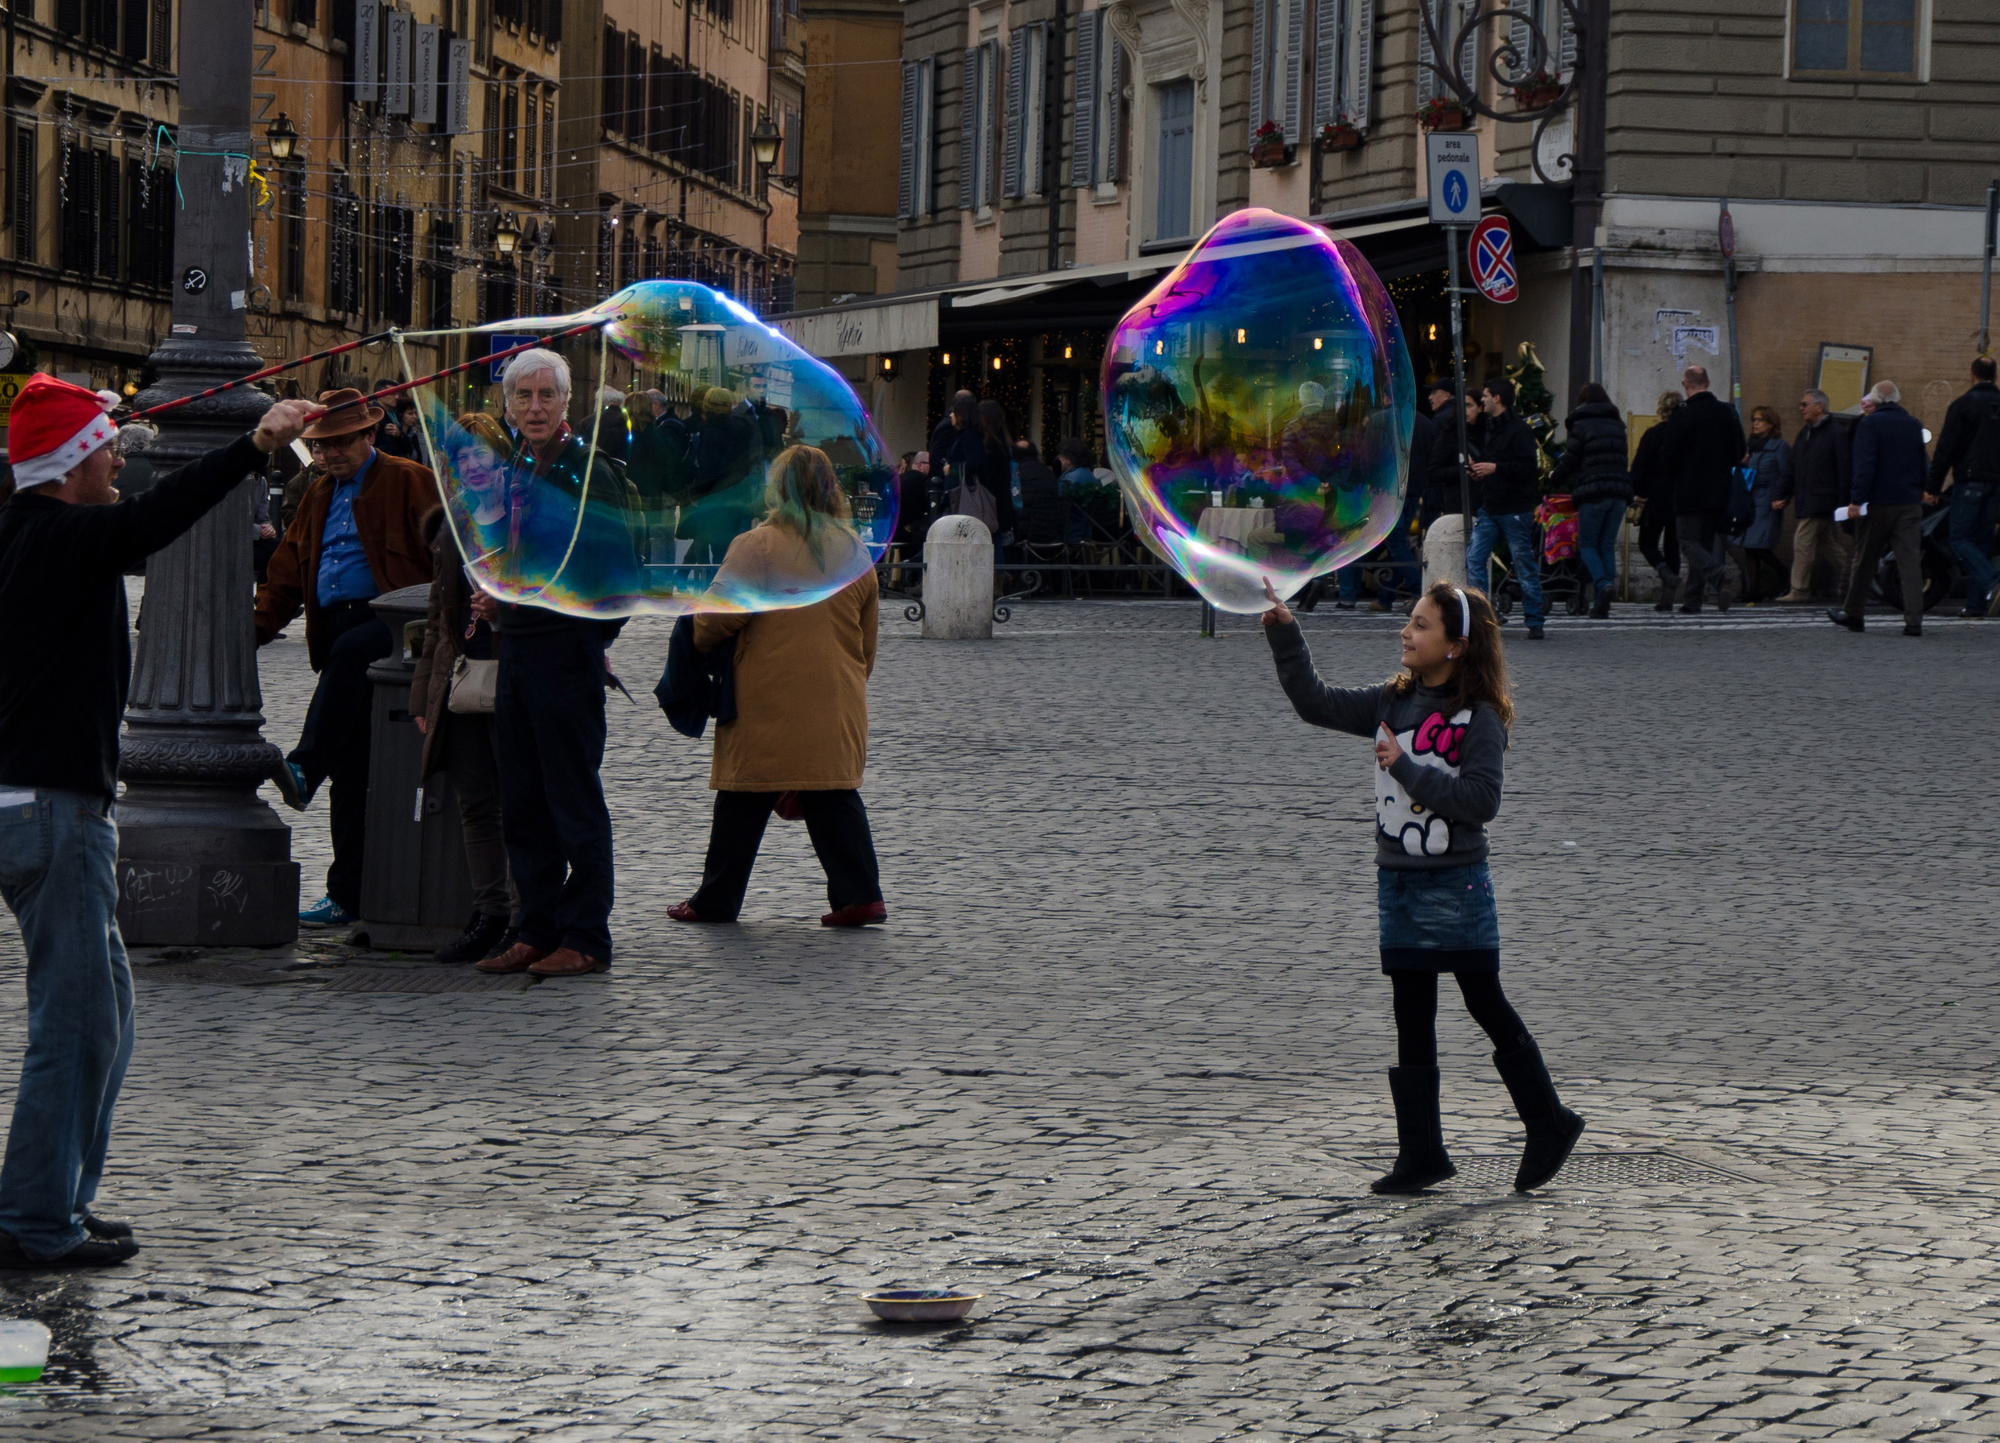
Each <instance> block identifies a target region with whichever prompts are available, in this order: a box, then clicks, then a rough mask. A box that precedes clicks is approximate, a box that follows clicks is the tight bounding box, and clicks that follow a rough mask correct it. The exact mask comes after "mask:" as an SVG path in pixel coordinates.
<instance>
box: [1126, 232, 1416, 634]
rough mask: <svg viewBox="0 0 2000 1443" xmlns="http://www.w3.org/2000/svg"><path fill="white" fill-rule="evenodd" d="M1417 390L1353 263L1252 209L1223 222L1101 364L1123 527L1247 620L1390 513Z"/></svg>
mask: <svg viewBox="0 0 2000 1443" xmlns="http://www.w3.org/2000/svg"><path fill="white" fill-rule="evenodd" d="M1416 399H1417V398H1416V383H1415V380H1414V378H1413V376H1412V374H1411V370H1410V358H1409V353H1408V351H1406V350H1405V349H1404V346H1403V334H1402V327H1401V325H1400V324H1399V323H1398V322H1397V319H1396V312H1395V307H1394V306H1393V305H1392V304H1391V303H1390V300H1389V295H1388V292H1387V291H1386V290H1385V289H1384V288H1383V286H1382V283H1381V281H1380V280H1379V279H1378V278H1377V277H1376V275H1375V272H1374V271H1373V270H1372V269H1371V268H1370V267H1369V265H1368V263H1367V261H1365V260H1363V259H1362V257H1361V254H1360V252H1359V251H1357V250H1355V248H1354V247H1353V246H1352V245H1351V244H1349V243H1348V242H1346V241H1344V240H1336V239H1334V238H1332V237H1330V236H1329V235H1328V234H1327V233H1326V232H1325V231H1323V230H1321V229H1319V228H1318V227H1317V226H1312V225H1308V224H1306V223H1305V222H1303V221H1298V220H1293V219H1291V218H1290V217H1287V216H1281V215H1278V214H1276V213H1275V212H1272V211H1268V210H1243V211H1238V212H1236V213H1235V214H1233V215H1231V216H1229V217H1227V218H1226V219H1224V220H1223V221H1221V222H1220V223H1219V224H1217V225H1216V227H1215V228H1214V229H1213V230H1211V231H1210V232H1209V233H1208V234H1207V235H1206V236H1204V237H1203V238H1202V239H1201V242H1200V243H1199V244H1198V245H1197V246H1196V247H1195V248H1194V250H1193V251H1192V252H1190V253H1189V255H1188V257H1187V259H1186V260H1184V261H1182V262H1181V264H1180V265H1179V266H1178V267H1176V268H1175V269H1174V270H1173V271H1172V272H1171V273H1169V274H1168V275H1167V277H1166V278H1165V279H1164V280H1162V281H1161V282H1160V284H1159V285H1158V286H1156V287H1154V289H1153V292H1152V294H1150V295H1149V296H1147V297H1146V299H1145V300H1143V301H1141V302H1140V303H1139V304H1138V305H1136V306H1134V307H1133V308H1132V309H1131V311H1129V312H1128V313H1127V314H1126V316H1125V318H1124V319H1123V320H1122V321H1120V322H1119V323H1118V326H1117V329H1116V330H1114V331H1113V332H1112V336H1111V343H1110V345H1109V346H1108V347H1107V348H1106V350H1105V358H1104V421H1105V436H1106V439H1107V441H1108V443H1109V450H1110V453H1111V464H1112V467H1113V469H1114V470H1115V471H1116V472H1117V474H1118V481H1119V485H1120V486H1121V487H1122V488H1123V489H1124V492H1125V495H1126V499H1127V501H1128V502H1129V504H1130V505H1131V507H1132V511H1133V515H1134V518H1135V522H1136V525H1135V529H1136V530H1137V531H1138V533H1139V535H1140V536H1141V537H1142V538H1144V539H1145V540H1146V542H1147V544H1148V545H1150V546H1152V547H1153V548H1154V550H1156V551H1157V552H1159V553H1160V554H1161V555H1162V556H1164V557H1165V558H1166V559H1167V560H1168V561H1169V562H1170V563H1171V564H1172V565H1173V567H1174V569H1175V570H1176V571H1178V572H1179V573H1180V574H1181V575H1182V576H1183V577H1185V578H1186V579H1187V581H1188V582H1189V584H1190V585H1192V586H1193V587H1194V588H1195V589H1196V590H1197V591H1199V592H1200V593H1201V595H1202V596H1203V597H1204V598H1206V599H1207V600H1208V601H1209V602H1211V603H1212V604H1214V605H1215V606H1217V607H1219V608H1220V609H1222V610H1224V611H1236V612H1253V611H1260V610H1262V609H1263V608H1264V607H1265V606H1266V605H1267V603H1266V602H1265V600H1264V597H1263V582H1264V579H1265V578H1266V577H1268V578H1269V579H1270V581H1271V583H1272V585H1273V586H1274V587H1275V588H1276V589H1277V591H1278V594H1279V595H1281V596H1289V595H1291V594H1293V593H1294V592H1296V591H1297V590H1298V589H1299V588H1300V587H1301V586H1303V585H1304V584H1305V583H1306V582H1307V581H1310V580H1311V579H1312V578H1313V577H1315V576H1321V575H1324V574H1326V573H1327V572H1330V571H1332V570H1334V569H1335V568H1337V567H1340V566H1344V565H1346V564H1347V563H1348V562H1350V561H1353V560H1356V559H1358V558H1359V557H1361V556H1363V555H1365V554H1366V553H1367V552H1368V551H1370V550H1371V549H1373V548H1374V546H1375V545H1376V544H1377V543H1378V542H1380V541H1381V540H1382V538H1383V537H1384V536H1386V535H1388V533H1389V530H1390V528H1391V527H1392V526H1394V525H1395V523H1396V519H1397V517H1398V516H1399V515H1400V514H1401V511H1402V505H1403V490H1404V472H1405V470H1406V468H1407V465H1408V460H1409V445H1410V428H1411V426H1412V425H1413V424H1414V421H1415V416H1416Z"/></svg>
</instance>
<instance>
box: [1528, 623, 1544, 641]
mask: <svg viewBox="0 0 2000 1443" xmlns="http://www.w3.org/2000/svg"><path fill="white" fill-rule="evenodd" d="M1541 639H1542V629H1541V628H1540V627H1539V626H1531V627H1529V628H1528V640H1530V641H1540V640H1541Z"/></svg>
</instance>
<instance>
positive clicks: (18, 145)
mask: <svg viewBox="0 0 2000 1443" xmlns="http://www.w3.org/2000/svg"><path fill="white" fill-rule="evenodd" d="M35 148H36V147H35V126H34V123H33V122H32V121H30V122H27V123H25V124H24V123H22V122H21V121H15V122H14V144H13V147H12V151H11V154H12V156H13V161H14V174H13V177H12V181H13V183H12V184H11V185H10V186H9V187H8V189H7V199H8V206H9V209H10V211H11V217H10V218H11V219H12V220H13V222H14V259H15V260H17V261H33V260H35V259H36V258H37V257H36V247H35V227H36V224H37V222H38V220H39V216H38V214H37V211H38V210H39V207H37V206H36V204H35V194H36V190H37V187H38V185H39V183H40V180H41V173H40V171H39V170H38V168H37V166H36V160H35Z"/></svg>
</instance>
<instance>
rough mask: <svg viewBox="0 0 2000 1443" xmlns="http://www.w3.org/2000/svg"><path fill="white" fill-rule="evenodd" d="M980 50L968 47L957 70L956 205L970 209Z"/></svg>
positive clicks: (974, 188)
mask: <svg viewBox="0 0 2000 1443" xmlns="http://www.w3.org/2000/svg"><path fill="white" fill-rule="evenodd" d="M983 53H984V52H983V51H982V49H981V47H979V46H976V45H975V46H971V47H969V48H968V49H967V50H966V52H965V54H964V56H963V57H962V58H961V60H960V62H959V72H958V208H959V209H960V210H972V209H974V208H975V207H977V206H978V204H979V199H978V181H979V164H978V158H979V68H980V57H981V56H982V54H983Z"/></svg>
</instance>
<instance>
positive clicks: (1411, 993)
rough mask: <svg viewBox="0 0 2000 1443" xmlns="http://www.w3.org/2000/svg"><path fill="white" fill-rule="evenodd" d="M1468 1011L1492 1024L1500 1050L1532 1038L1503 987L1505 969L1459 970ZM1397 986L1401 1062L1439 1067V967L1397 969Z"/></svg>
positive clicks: (1393, 977)
mask: <svg viewBox="0 0 2000 1443" xmlns="http://www.w3.org/2000/svg"><path fill="white" fill-rule="evenodd" d="M1452 975H1453V976H1455V977H1456V978H1458V990H1459V991H1460V992H1461V993H1462V994H1464V997H1465V1010H1466V1011H1467V1012H1470V1013H1471V1014H1472V1020H1473V1021H1474V1022H1477V1023H1478V1024H1479V1025H1480V1026H1481V1027H1483V1028H1485V1029H1486V1035H1487V1036H1488V1037H1490V1038H1492V1039H1493V1046H1494V1048H1495V1050H1496V1051H1500V1052H1512V1051H1514V1050H1515V1049H1516V1048H1518V1047H1520V1046H1521V1045H1522V1044H1523V1043H1525V1042H1527V1041H1528V1028H1527V1025H1526V1024H1525V1023H1523V1022H1522V1021H1521V1018H1520V1014H1519V1013H1517V1012H1515V1011H1514V1009H1513V1007H1512V1005H1511V1004H1509V1003H1508V1001H1507V994H1506V993H1505V992H1502V991H1501V990H1500V977H1499V974H1497V973H1493V972H1455V973H1453V974H1452ZM1389 980H1390V982H1391V983H1393V984H1394V986H1395V989H1396V1065H1397V1066H1399V1067H1436V1066H1437V1060H1438V1043H1437V1005H1438V975H1437V973H1435V972H1391V973H1390V974H1389Z"/></svg>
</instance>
